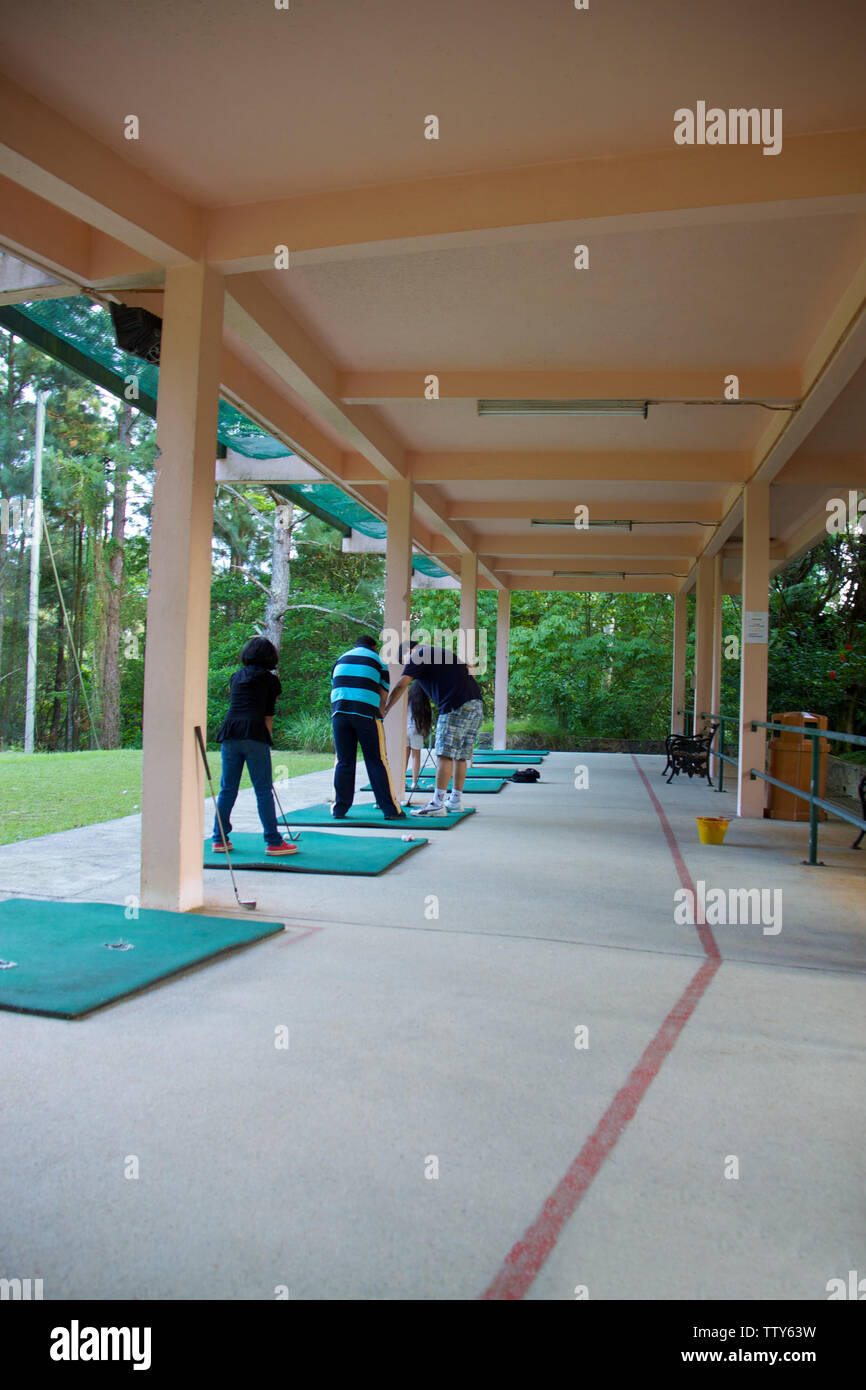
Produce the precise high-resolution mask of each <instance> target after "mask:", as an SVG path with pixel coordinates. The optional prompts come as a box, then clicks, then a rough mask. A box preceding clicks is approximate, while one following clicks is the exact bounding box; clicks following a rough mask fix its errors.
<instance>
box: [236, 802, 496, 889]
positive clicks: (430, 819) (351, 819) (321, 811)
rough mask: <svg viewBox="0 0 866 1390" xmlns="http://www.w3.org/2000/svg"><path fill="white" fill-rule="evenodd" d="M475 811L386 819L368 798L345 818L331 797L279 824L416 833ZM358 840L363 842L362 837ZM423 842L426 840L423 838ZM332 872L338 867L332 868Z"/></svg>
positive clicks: (446, 824)
mask: <svg viewBox="0 0 866 1390" xmlns="http://www.w3.org/2000/svg"><path fill="white" fill-rule="evenodd" d="M419 804H420V803H419ZM474 814H475V812H474V811H471V810H466V811H457V812H456V813H454V814H451V813H449V814H448V815H445V816H410V817H408V819H407V820H405V821H403V820H386V819H385V817H384V816H383V815H382V812H381V811H380V810H379V807H378V806H377V805H376V804H375V803H374V802H368V803H367V804H366V805H362V806H359V805H358V804H357V803H356V804H355V805H354V806H350V807H349V812H348V815H347V816H346V817H345V818H344V819H343V820H335V819H334V817H333V816H332V815H331V803H330V802H329V801H323V802H321V803H320V804H319V805H318V806H304V807H303V809H302V810H299V811H290V812H289V814H288V816H287V817H286V819H285V821H280V820H279V819H278V821H277V824H278V825H289V826H291V828H292V830H295V829H297V828H298V827H299V826H305V825H332V826H334V827H337V826H339V828H340V829H341V830H356V829H360V828H363V829H365V830H371V829H375V830H401V831H402V832H403V834H404V835H407V834H412V835H414V834H417V832H418V831H424V832H426V831H427V830H451V829H452V827H453V826H455V825H457V824H458V823H459V822H460V821H462V820H465V819H466V817H467V816H474ZM242 838H243V837H242V836H236V835H232V843H233V844H236V843H237V841H238V839H242ZM303 838H304V837H303V835H302V837H301V841H299V843H301V842H302V841H303ZM316 838H317V839H328V840H333V839H336V836H334V835H328V836H317V837H316ZM357 843H360V841H358V842H357ZM367 843H369V844H376V845H381V844H387V841H383V840H380V839H379V838H378V837H377V838H376V839H375V840H373V839H370V840H368V841H367ZM422 843H424V842H423V841H422ZM408 852H409V847H407V849H406V853H408ZM299 858H300V855H296V854H292V855H289V863H291V862H292V860H293V859H299ZM234 862H235V857H234V855H232V863H234ZM277 863H278V864H279V863H280V861H279V860H278V861H277ZM270 867H271V865H270V864H269V865H268V868H270ZM332 872H338V871H337V870H332ZM342 872H344V873H349V872H351V871H350V870H348V869H344V870H343V871H342Z"/></svg>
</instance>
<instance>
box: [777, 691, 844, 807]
mask: <svg viewBox="0 0 866 1390" xmlns="http://www.w3.org/2000/svg"><path fill="white" fill-rule="evenodd" d="M771 723H773V724H791V725H793V726H794V727H793V728H792V729H791V732H790V733H774V734H773V736H772V738H771V739H770V776H771V777H777V778H778V779H779V781H780V782H788V783H789V784H790V786H792V787H799V788H800V790H801V791H804V792H806V793H808V792H809V791H810V790H811V787H812V744H813V743H814V741H815V740H814V739H811V738H807V737H806V735H805V734H799V733H797V732H796V728H797V727H798V726H799V727H801V728H806V729H826V727H827V716H826V715H825V714H807V713H806V712H805V710H789V711H787V712H786V713H785V714H774V715H773V718H772V720H771ZM818 742H819V743H820V745H821V752H820V762H819V772H818V795H819V796H820V797H825V796H826V795H827V754H828V752H829V749H830V744H829V741H828V740H827V739H825V738H822V739H819V740H818ZM810 811H811V808H810V806H809V803H808V801H802V800H801V799H800V797H799V796H794V795H793V793H792V792H783V791H782V790H781V789H780V788H779V787H774V786H773V785H772V784H770V796H769V800H768V806H767V815H768V816H769V817H770V819H771V820H794V821H807V820H808V819H809V815H810ZM818 819H819V820H826V819H827V813H826V811H820V810H819V812H818Z"/></svg>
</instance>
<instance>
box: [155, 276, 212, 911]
mask: <svg viewBox="0 0 866 1390" xmlns="http://www.w3.org/2000/svg"><path fill="white" fill-rule="evenodd" d="M223 297H224V290H223V280H222V277H221V276H219V275H218V274H217V273H216V272H215V271H213V270H211V269H209V268H208V267H206V266H204V265H191V266H182V267H178V268H176V269H170V270H168V271H166V278H165V301H164V309H163V330H162V349H161V357H160V369H159V396H158V400H157V442H158V444H159V447H160V450H161V455H160V457H159V458H158V460H157V473H156V480H155V483H154V490H153V531H152V538H151V544H150V589H149V593H148V600H147V647H146V652H145V669H144V721H143V728H144V739H143V741H144V765H143V783H142V795H141V900H142V903H143V905H144V906H146V907H156V908H168V909H172V910H175V911H184V910H186V909H188V908H192V907H198V906H199V905H200V904H201V902H202V845H203V841H204V798H205V795H206V787H205V778H204V773H203V770H202V768H201V765H200V760H199V756H198V751H197V748H196V743H195V736H194V733H193V729H194V727H195V725H196V724H200V725H201V726H202V729H204V728H205V726H206V723H207V667H208V621H209V615H210V582H211V535H212V532H213V495H214V473H215V458H216V442H217V441H216V431H217V409H218V404H219V379H220V378H219V371H220V354H221V350H222V313H223ZM216 763H217V767H218V766H219V759H217V760H216ZM209 828H210V827H208V829H209Z"/></svg>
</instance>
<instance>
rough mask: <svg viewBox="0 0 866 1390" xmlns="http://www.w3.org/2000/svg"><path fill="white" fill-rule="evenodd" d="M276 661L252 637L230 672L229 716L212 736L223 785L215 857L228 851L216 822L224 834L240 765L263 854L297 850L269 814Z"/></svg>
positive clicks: (270, 648) (262, 640) (267, 645)
mask: <svg viewBox="0 0 866 1390" xmlns="http://www.w3.org/2000/svg"><path fill="white" fill-rule="evenodd" d="M278 661H279V655H278V653H277V649H276V647H275V646H274V644H273V642H269V641H268V640H267V638H266V637H253V638H252V639H251V640H250V641H249V642H247V644H246V646H245V647H244V649H243V651H242V652H241V668H240V670H239V671H235V673H234V675H233V676H232V678H231V680H230V681H229V691H230V695H231V698H230V701H229V707H228V712H227V713H226V717H225V719H224V720H223V722H222V724H221V725H220V729H219V733H218V734H217V742H218V743H219V745H220V749H221V752H222V781H221V782H220V794H219V796H218V797H217V809H218V811H219V818H217V817H216V816H215V817H214V823H213V847H214V850H215V851H216V852H217V853H222V854H224V853H225V851H226V849H229V850H231V849H232V848H233V845H232V842H231V840H227V842H226V843H223V838H222V835H221V834H220V821H222V825H223V830H224V831H225V833H226V835H227V836H228V834H229V831H230V830H231V828H232V826H231V820H230V816H231V813H232V808H233V807H234V804H235V801H236V800H237V795H238V788H239V787H240V784H241V776H242V774H243V770H244V764H245V763H246V765H247V767H248V768H249V773H250V781H251V782H252V784H253V789H254V791H255V794H256V805H257V806H258V810H259V820H260V821H261V823H262V830H263V831H264V836H265V853H266V854H268V855H273V856H276V855H284V854H297V852H298V851H297V846H295V845H290V844H288V843H287V841H285V840H284V839H283V837H282V835H281V834H280V831H279V829H278V827H277V813H276V811H275V810H274V792H273V785H274V782H273V775H272V772H271V747H272V744H273V739H272V737H271V735H272V733H273V727H274V708H275V706H276V700H277V696H278V695H279V694H280V692H281V690H282V688H283V687H282V686H281V685H280V682H279V679H278V677H277V676H275V675H274V668H275V667H276V665H277V663H278Z"/></svg>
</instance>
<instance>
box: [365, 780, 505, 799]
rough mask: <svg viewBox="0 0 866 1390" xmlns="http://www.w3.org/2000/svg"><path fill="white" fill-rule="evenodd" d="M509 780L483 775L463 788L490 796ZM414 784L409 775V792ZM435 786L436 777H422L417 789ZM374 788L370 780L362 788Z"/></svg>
mask: <svg viewBox="0 0 866 1390" xmlns="http://www.w3.org/2000/svg"><path fill="white" fill-rule="evenodd" d="M507 781H508V778H506V777H502V778H498V779H496V780H493V779H489V780H487V781H485V780H484V779H483V778H481V777H476V778H475V779H474V781H472V782H470V781H468V780H467V782H466V785H465V786H464V788H463V791H464V792H465V794H466V796H488V795H492V794H493V792H501V791H502V788H503V787H504V786H505V785H506V783H507ZM414 785H415V784H414V782H412V781H411V780H410V778H408V777H407V778H406V790H407V792H410V791H411V790H412V788H413V786H414ZM435 786H436V779H435V777H421V778H420V779H419V781H418V786H417V791H419V792H432V790H433V788H434V787H435ZM372 790H373V788H372V787H371V785H370V783H369V782H368V783H367V785H366V786H365V787H362V788H361V791H362V792H371V791H372Z"/></svg>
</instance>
